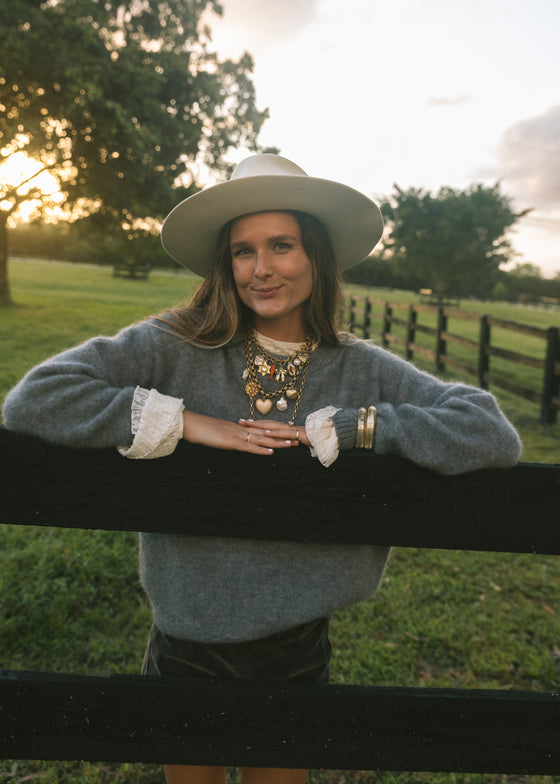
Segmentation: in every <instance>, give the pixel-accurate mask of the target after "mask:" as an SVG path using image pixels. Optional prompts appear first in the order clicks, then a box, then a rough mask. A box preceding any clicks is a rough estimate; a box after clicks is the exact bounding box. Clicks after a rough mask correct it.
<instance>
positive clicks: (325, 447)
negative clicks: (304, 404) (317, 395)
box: [305, 406, 340, 468]
mask: <svg viewBox="0 0 560 784" xmlns="http://www.w3.org/2000/svg"><path fill="white" fill-rule="evenodd" d="M339 410H340V409H338V408H335V407H334V406H327V407H326V408H320V409H319V411H314V412H313V413H312V414H309V416H308V417H307V419H306V420H305V432H306V433H307V437H308V438H309V440H310V441H311V455H312V457H317V458H319V462H320V463H321V464H322V465H324V466H325V468H328V467H329V466H330V465H332V463H334V461H335V460H336V458H337V457H338V436H337V434H336V429H335V426H334V422H333V416H334V415H335V414H336V412H337V411H339Z"/></svg>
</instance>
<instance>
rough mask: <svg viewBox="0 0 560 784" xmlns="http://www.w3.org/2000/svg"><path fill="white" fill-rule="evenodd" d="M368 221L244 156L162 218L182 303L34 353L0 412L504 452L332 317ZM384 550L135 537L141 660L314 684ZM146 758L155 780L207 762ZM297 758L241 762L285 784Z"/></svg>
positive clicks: (464, 404)
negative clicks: (193, 281) (53, 351)
mask: <svg viewBox="0 0 560 784" xmlns="http://www.w3.org/2000/svg"><path fill="white" fill-rule="evenodd" d="M382 228H383V224H382V219H381V215H380V212H379V209H378V207H377V205H375V204H374V202H372V201H371V200H370V199H368V198H367V197H366V196H364V195H362V194H360V193H357V192H356V191H354V190H352V189H350V188H347V187H346V186H344V185H341V184H339V183H335V182H331V181H329V180H321V179H316V178H311V177H308V176H307V175H306V174H305V172H303V171H302V170H301V169H300V168H299V167H297V166H296V165H295V164H293V163H292V162H290V161H288V160H286V159H285V158H282V157H280V156H276V155H255V156H252V157H250V158H248V159H246V160H245V161H243V162H242V163H241V164H240V165H239V166H238V167H237V168H236V170H235V172H234V174H233V176H232V178H231V180H229V181H228V182H225V183H222V184H220V185H216V186H213V187H211V188H208V189H206V190H204V191H201V192H200V193H198V194H196V195H195V196H192V197H190V198H189V199H186V200H185V201H183V202H182V203H181V204H179V205H178V206H177V207H176V208H175V209H174V210H173V211H172V212H171V213H170V215H169V216H168V217H167V219H166V221H165V223H164V225H163V229H162V241H163V244H164V246H165V248H166V249H167V251H168V252H169V253H170V255H172V256H173V257H174V258H175V259H176V260H177V261H178V262H179V263H181V264H183V265H184V266H186V267H188V268H189V269H191V270H193V271H195V272H197V273H199V274H200V275H202V276H204V280H203V281H202V283H201V284H200V287H199V288H198V290H197V292H196V293H195V295H194V298H193V300H192V301H191V303H190V304H189V306H187V307H185V308H177V309H174V310H172V311H170V312H167V313H164V314H161V315H160V316H158V317H157V318H152V319H149V320H147V321H145V322H143V323H141V324H136V325H134V326H132V327H129V328H128V329H125V330H123V331H122V332H121V333H120V334H119V335H117V336H115V337H114V338H96V339H93V340H91V341H88V342H87V343H85V344H83V345H82V346H79V347H77V348H75V349H72V350H70V351H67V352H65V353H63V354H61V355H59V356H57V357H54V358H52V359H50V360H48V361H47V362H45V363H43V364H42V365H40V366H39V367H37V368H35V369H34V370H32V371H31V372H30V373H29V374H28V375H27V376H26V377H25V378H24V379H23V380H22V381H21V382H20V383H19V384H18V385H17V386H16V387H15V389H14V390H12V392H11V393H10V395H9V396H8V398H7V400H6V403H5V407H4V417H5V421H6V424H7V425H8V427H10V428H13V429H15V430H20V431H22V432H27V433H32V434H35V435H38V436H42V437H43V438H46V439H50V440H52V441H56V442H58V443H62V444H69V445H74V446H89V447H107V446H111V445H112V446H116V447H118V448H119V450H120V452H121V453H122V454H123V455H125V456H127V457H129V458H155V457H159V456H163V455H166V454H169V453H170V452H172V451H173V450H174V449H175V447H176V444H177V443H178V441H179V440H180V439H181V438H183V439H185V440H186V441H190V442H191V443H198V444H204V445H206V446H210V447H215V448H217V449H230V450H236V451H240V452H251V453H254V454H256V455H262V456H268V455H270V454H272V453H273V452H274V450H276V449H291V448H295V447H299V446H301V445H305V446H307V447H310V448H311V452H312V454H313V455H314V456H316V457H317V458H318V459H319V460H321V462H322V463H323V464H324V465H325V466H329V465H330V464H331V463H332V462H333V461H334V460H336V459H337V456H338V454H339V452H340V450H344V449H352V448H365V449H371V450H372V451H374V452H376V453H378V454H396V455H401V456H403V457H405V458H408V459H410V460H413V461H414V462H416V463H418V464H419V465H422V466H424V467H426V468H429V469H432V470H435V471H439V472H442V473H446V474H454V473H460V472H464V471H471V470H475V469H479V468H483V467H509V466H512V465H514V464H515V463H516V461H517V460H518V457H519V452H520V443H519V439H518V437H517V434H516V433H515V431H514V429H513V428H512V427H511V425H510V424H509V423H508V422H507V420H506V419H505V418H504V416H503V415H502V413H501V412H500V410H499V408H498V406H497V404H496V402H495V400H494V398H493V397H492V396H491V395H490V394H488V393H486V392H483V391H481V390H478V389H475V388H472V387H469V386H466V385H462V384H446V383H443V382H442V381H440V380H438V379H436V378H433V377H432V376H429V375H427V374H424V373H421V372H420V371H418V370H416V369H415V368H414V367H412V366H411V365H409V364H408V363H406V362H404V361H403V360H401V359H399V358H397V357H395V356H393V355H391V354H389V353H388V352H386V351H384V350H383V349H380V348H378V347H375V346H372V345H370V344H368V343H366V342H364V341H361V340H357V339H355V338H352V337H350V336H345V335H343V334H342V333H340V331H339V330H338V327H337V314H338V312H339V304H340V293H341V278H340V272H341V270H343V269H345V268H347V267H349V266H350V265H351V264H353V263H356V262H358V261H360V260H361V259H363V258H364V257H365V256H367V255H368V253H369V252H370V250H371V249H372V248H373V247H374V246H375V245H376V243H377V242H378V241H379V239H380V237H381V233H382ZM186 492H188V487H187V489H186ZM387 557H388V548H385V547H373V546H372V547H369V546H368V547H365V546H360V547H357V546H342V545H341V546H334V545H328V546H323V545H312V544H295V543H289V542H258V541H252V540H235V539H219V538H211V539H210V538H208V539H206V538H204V537H187V536H175V535H167V534H143V535H142V536H141V577H142V583H143V585H144V588H145V590H146V592H147V594H148V597H149V599H150V601H151V603H152V606H153V611H154V624H153V627H152V630H151V633H150V639H149V643H148V648H147V651H146V655H145V659H144V665H143V672H144V673H146V674H150V675H158V674H170V675H178V676H180V675H189V676H200V677H207V676H216V677H240V678H281V679H289V680H306V681H324V680H327V678H328V664H329V657H330V645H329V642H328V636H327V631H328V619H329V617H330V616H331V615H332V614H333V612H334V611H336V610H337V609H338V608H341V607H344V606H346V605H348V604H351V603H353V602H356V601H360V600H361V599H365V598H367V597H369V596H371V594H372V593H373V592H374V591H375V590H376V588H377V586H378V584H379V581H380V579H381V576H382V574H383V570H384V567H385V563H386V561H387ZM310 586H312V588H310ZM165 772H166V777H167V781H168V782H170V784H175V783H179V782H216V783H217V782H224V781H225V775H226V774H225V770H224V769H221V768H203V767H193V766H166V769H165ZM306 774H307V772H306V771H301V770H285V769H282V770H266V771H260V770H257V769H247V770H244V771H243V774H242V775H243V781H244V782H246V783H249V784H250V783H252V782H269V783H270V782H294V784H295V782H304V781H305V779H306Z"/></svg>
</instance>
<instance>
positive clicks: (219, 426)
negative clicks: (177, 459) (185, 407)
mask: <svg viewBox="0 0 560 784" xmlns="http://www.w3.org/2000/svg"><path fill="white" fill-rule="evenodd" d="M296 436H299V440H298V439H297V438H296ZM183 439H184V440H185V441H189V442H190V443H191V444H202V445H203V446H210V447H213V448H214V449H231V450H235V451H238V452H251V453H252V454H255V455H271V454H273V452H274V450H275V449H286V448H288V447H293V446H299V444H300V443H302V444H307V445H308V444H309V442H308V441H307V436H306V435H305V429H304V428H303V426H302V427H297V426H294V425H287V424H285V423H283V422H276V421H271V422H263V421H260V422H254V421H252V420H249V419H240V420H239V422H238V423H236V422H229V421H228V420H226V419H215V418H214V417H209V416H205V415H203V414H195V413H193V412H192V411H184V412H183Z"/></svg>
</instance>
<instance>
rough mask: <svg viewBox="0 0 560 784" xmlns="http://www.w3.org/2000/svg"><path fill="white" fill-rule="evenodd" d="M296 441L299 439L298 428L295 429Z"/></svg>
mask: <svg viewBox="0 0 560 784" xmlns="http://www.w3.org/2000/svg"><path fill="white" fill-rule="evenodd" d="M296 441H299V428H298V430H296Z"/></svg>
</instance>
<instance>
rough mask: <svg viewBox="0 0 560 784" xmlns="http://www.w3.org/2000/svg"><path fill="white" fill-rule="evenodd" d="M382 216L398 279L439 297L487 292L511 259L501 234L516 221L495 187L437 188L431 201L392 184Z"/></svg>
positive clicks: (419, 192)
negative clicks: (403, 278)
mask: <svg viewBox="0 0 560 784" xmlns="http://www.w3.org/2000/svg"><path fill="white" fill-rule="evenodd" d="M382 211H383V214H384V216H385V218H386V219H387V221H388V224H389V233H388V237H386V239H385V241H384V246H385V251H386V252H388V253H389V254H390V255H391V256H392V258H393V260H394V261H396V262H398V265H399V268H400V271H401V275H402V276H404V277H411V278H412V279H414V280H418V281H421V283H420V285H421V286H423V287H426V288H431V289H432V290H433V291H434V292H436V293H437V295H439V296H450V295H451V296H464V295H468V294H476V293H483V292H487V291H488V290H490V289H492V287H493V286H494V285H495V283H496V281H497V275H498V271H499V268H500V266H501V265H502V264H503V263H505V262H506V261H508V260H509V258H510V256H511V254H512V248H511V245H510V243H509V241H508V239H507V238H506V236H505V235H506V232H507V230H508V229H509V228H510V227H511V226H512V225H513V224H514V223H515V221H516V220H517V219H518V218H519V217H520V214H516V213H514V212H513V211H512V208H511V204H510V201H509V199H508V198H507V197H506V196H504V195H503V194H501V193H500V190H499V186H498V185H494V186H493V187H486V186H483V185H480V184H478V185H472V186H470V187H469V188H467V189H466V190H464V191H459V190H454V189H453V188H448V187H446V188H442V189H441V190H440V191H439V192H438V194H437V195H436V196H432V194H430V193H429V192H427V191H424V190H422V189H419V188H409V189H408V190H402V189H401V188H399V187H398V186H396V185H395V193H394V195H393V196H392V198H391V199H389V200H387V201H386V202H385V203H384V204H383V205H382Z"/></svg>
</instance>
